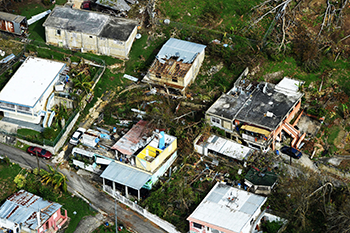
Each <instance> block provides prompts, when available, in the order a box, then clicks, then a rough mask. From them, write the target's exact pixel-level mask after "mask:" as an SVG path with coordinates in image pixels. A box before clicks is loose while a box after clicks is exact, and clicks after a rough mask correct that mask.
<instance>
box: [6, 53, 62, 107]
mask: <svg viewBox="0 0 350 233" xmlns="http://www.w3.org/2000/svg"><path fill="white" fill-rule="evenodd" d="M64 67H65V64H64V63H62V62H56V61H51V60H47V59H42V58H37V57H28V58H27V59H26V60H25V61H24V62H23V64H22V65H21V66H20V67H19V68H18V70H17V72H16V73H15V74H14V75H13V76H12V78H11V79H10V81H9V82H8V83H7V84H6V85H5V87H4V88H3V89H2V91H1V92H0V101H4V102H8V103H13V104H16V105H23V106H27V107H34V105H35V104H36V103H37V101H39V99H40V97H41V96H42V95H43V94H44V93H45V91H46V89H48V88H49V87H50V86H51V85H53V84H54V83H53V81H54V80H55V77H56V76H57V75H58V74H59V72H60V71H61V70H62V69H63V68H64Z"/></svg>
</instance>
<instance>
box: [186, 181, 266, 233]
mask: <svg viewBox="0 0 350 233" xmlns="http://www.w3.org/2000/svg"><path fill="white" fill-rule="evenodd" d="M232 198H233V199H234V201H231V199H232ZM266 200H267V198H266V197H263V196H259V195H256V194H253V193H249V192H247V191H244V190H242V189H237V188H234V187H231V186H228V185H226V184H222V183H216V185H215V186H214V187H213V188H212V190H211V191H210V192H209V194H208V195H207V196H206V197H205V198H204V200H203V201H202V202H201V203H200V204H199V206H198V207H197V208H196V209H195V211H194V212H193V213H192V214H191V215H190V216H189V217H188V220H191V221H194V222H196V220H198V221H201V222H205V223H208V224H211V225H214V226H218V227H222V228H225V229H227V230H229V231H233V232H241V231H242V229H243V227H244V226H245V225H246V223H247V222H250V221H251V219H252V217H253V215H254V214H255V213H256V212H257V211H259V212H260V207H261V206H262V205H263V204H264V203H265V201H266Z"/></svg>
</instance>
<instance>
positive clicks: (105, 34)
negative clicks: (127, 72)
mask: <svg viewBox="0 0 350 233" xmlns="http://www.w3.org/2000/svg"><path fill="white" fill-rule="evenodd" d="M43 26H44V27H45V37H46V42H47V43H49V44H53V45H56V46H61V47H62V46H63V47H67V48H69V49H76V50H80V51H82V52H92V53H96V54H102V55H107V56H113V57H119V58H128V54H129V52H130V49H131V46H132V44H133V42H134V39H135V36H136V33H137V22H136V21H134V20H130V19H125V18H117V17H113V16H110V15H106V14H102V13H98V12H92V11H86V10H79V9H72V8H70V7H62V6H56V7H55V8H54V9H53V11H52V12H51V14H50V15H49V16H48V17H47V19H46V21H45V22H44V24H43Z"/></svg>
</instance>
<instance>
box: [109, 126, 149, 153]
mask: <svg viewBox="0 0 350 233" xmlns="http://www.w3.org/2000/svg"><path fill="white" fill-rule="evenodd" d="M147 124H148V121H143V120H140V121H139V122H137V124H136V125H134V126H133V127H132V128H131V129H130V130H129V131H128V132H127V133H126V134H125V135H124V136H123V137H122V138H120V139H119V140H118V141H117V142H116V143H115V144H114V145H113V146H112V149H114V150H117V151H119V152H120V153H122V154H125V155H133V154H134V153H135V152H136V151H137V149H138V148H139V147H138V146H137V144H138V143H139V142H140V141H141V139H142V137H143V136H144V135H146V134H148V133H149V131H150V130H149V129H148V128H147Z"/></svg>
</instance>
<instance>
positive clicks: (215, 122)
mask: <svg viewBox="0 0 350 233" xmlns="http://www.w3.org/2000/svg"><path fill="white" fill-rule="evenodd" d="M211 122H212V123H213V124H217V125H221V120H220V119H219V118H216V117H212V118H211Z"/></svg>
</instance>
